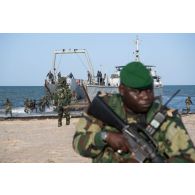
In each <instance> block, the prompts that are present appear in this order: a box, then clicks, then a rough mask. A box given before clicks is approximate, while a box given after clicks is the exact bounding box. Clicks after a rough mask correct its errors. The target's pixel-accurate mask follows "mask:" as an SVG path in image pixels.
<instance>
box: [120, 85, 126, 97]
mask: <svg viewBox="0 0 195 195" xmlns="http://www.w3.org/2000/svg"><path fill="white" fill-rule="evenodd" d="M119 92H120V94H121V96H123V95H124V94H125V86H124V85H123V84H120V85H119Z"/></svg>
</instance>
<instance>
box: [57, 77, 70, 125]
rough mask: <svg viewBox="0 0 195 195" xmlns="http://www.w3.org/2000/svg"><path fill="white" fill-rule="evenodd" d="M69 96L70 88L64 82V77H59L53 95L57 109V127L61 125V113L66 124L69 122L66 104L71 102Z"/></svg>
mask: <svg viewBox="0 0 195 195" xmlns="http://www.w3.org/2000/svg"><path fill="white" fill-rule="evenodd" d="M71 96H72V94H71V90H70V89H69V86H68V85H67V83H66V78H65V77H61V79H60V81H59V82H58V86H57V90H56V93H55V95H54V98H55V102H56V104H57V111H58V127H61V126H62V118H63V115H64V117H65V118H66V125H69V124H70V113H69V111H68V105H69V104H70V102H71Z"/></svg>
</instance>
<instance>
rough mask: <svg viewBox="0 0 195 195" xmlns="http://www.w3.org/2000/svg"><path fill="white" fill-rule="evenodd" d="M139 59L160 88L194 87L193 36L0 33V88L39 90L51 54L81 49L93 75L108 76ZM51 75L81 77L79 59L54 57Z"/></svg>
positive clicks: (81, 57) (83, 75) (82, 70)
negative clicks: (137, 43) (151, 69)
mask: <svg viewBox="0 0 195 195" xmlns="http://www.w3.org/2000/svg"><path fill="white" fill-rule="evenodd" d="M137 36H138V37H139V40H140V60H141V62H142V63H144V64H145V65H155V66H156V71H157V73H158V75H160V76H161V78H162V82H163V84H164V85H195V79H194V66H195V55H194V51H195V33H57V34H56V33H50V34H49V33H1V34H0V70H1V71H0V86H42V85H43V84H44V80H45V78H46V75H47V73H48V72H49V70H51V69H52V65H53V51H54V50H61V49H86V50H87V51H88V53H89V56H90V59H91V61H92V65H93V68H94V73H95V74H96V73H97V71H98V70H100V71H102V72H103V73H107V75H110V74H111V73H114V72H115V66H118V65H125V64H127V63H128V62H131V61H134V60H135V56H134V54H133V52H134V50H135V40H136V37H137ZM56 65H57V71H61V74H62V75H67V74H69V73H70V72H72V73H73V75H74V76H75V78H83V79H86V77H87V73H86V72H87V67H86V66H87V65H86V59H85V58H84V55H63V56H60V55H59V56H58V57H57V61H56Z"/></svg>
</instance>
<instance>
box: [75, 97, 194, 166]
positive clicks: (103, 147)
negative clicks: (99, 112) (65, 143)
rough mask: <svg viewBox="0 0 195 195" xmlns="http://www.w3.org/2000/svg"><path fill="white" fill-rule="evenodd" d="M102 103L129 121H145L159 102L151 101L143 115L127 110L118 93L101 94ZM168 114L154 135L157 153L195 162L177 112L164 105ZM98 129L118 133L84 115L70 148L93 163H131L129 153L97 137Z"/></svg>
mask: <svg viewBox="0 0 195 195" xmlns="http://www.w3.org/2000/svg"><path fill="white" fill-rule="evenodd" d="M104 100H105V102H107V104H108V105H109V106H110V107H111V108H112V109H113V110H114V112H116V113H117V114H118V115H119V116H120V117H121V118H122V119H123V120H125V121H126V122H128V123H129V124H131V123H143V119H144V121H145V122H146V123H148V122H149V121H150V120H151V119H152V118H153V116H154V114H155V113H156V112H157V111H159V109H160V108H161V106H162V105H161V104H160V103H159V101H158V102H157V101H154V102H153V104H152V106H151V108H150V109H149V111H148V112H147V113H146V114H135V113H133V112H132V113H127V112H126V111H125V109H124V104H123V101H122V99H121V96H120V95H119V94H114V95H106V96H104ZM167 112H168V113H169V114H168V117H167V118H166V120H165V121H164V122H163V124H162V125H161V126H160V128H159V129H158V130H157V131H156V133H155V134H154V135H153V138H154V140H155V141H156V143H157V147H158V151H159V153H160V154H161V155H162V156H163V157H164V158H165V159H167V160H168V162H195V148H194V146H193V143H192V141H191V139H190V137H189V135H188V133H187V131H186V129H185V127H184V124H183V123H182V120H181V117H180V115H179V114H178V113H177V112H176V111H173V110H170V109H168V108H167ZM101 131H107V132H109V131H111V132H118V130H117V129H115V128H113V127H111V126H106V125H104V124H103V123H102V122H101V121H99V120H97V119H96V118H94V117H92V116H89V115H87V114H84V117H83V118H81V119H80V121H79V123H78V124H77V126H76V133H75V135H74V138H73V148H74V149H75V151H76V152H77V153H79V154H80V155H82V156H84V157H89V158H92V161H93V162H104V163H105V162H132V161H133V158H132V156H131V153H130V152H129V153H122V154H119V153H118V152H116V151H114V150H113V149H112V148H111V147H110V146H108V145H107V144H106V143H105V142H104V141H103V140H102V139H101V136H100V133H101Z"/></svg>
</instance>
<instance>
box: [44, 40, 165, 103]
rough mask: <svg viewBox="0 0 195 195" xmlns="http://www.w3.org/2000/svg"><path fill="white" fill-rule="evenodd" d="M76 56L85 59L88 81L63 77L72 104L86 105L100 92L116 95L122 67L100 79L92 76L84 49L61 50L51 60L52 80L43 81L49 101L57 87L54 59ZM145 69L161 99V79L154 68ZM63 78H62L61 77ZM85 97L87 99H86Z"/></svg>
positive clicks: (88, 58)
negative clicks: (71, 98)
mask: <svg viewBox="0 0 195 195" xmlns="http://www.w3.org/2000/svg"><path fill="white" fill-rule="evenodd" d="M67 54H71V55H73V54H74V55H75V54H76V55H78V54H81V55H83V56H84V57H85V59H86V65H85V67H86V68H87V72H88V80H84V79H82V78H74V73H73V74H72V73H71V74H72V75H65V77H66V78H67V83H68V85H69V87H70V89H71V91H72V93H73V97H74V100H73V103H74V102H76V103H77V104H86V102H87V97H88V99H90V101H92V100H93V98H94V97H95V96H96V94H97V92H99V91H101V92H103V93H118V86H119V85H120V78H119V75H120V71H121V69H122V68H123V66H116V67H115V68H116V71H115V72H114V73H113V74H111V75H110V76H108V75H106V74H105V75H106V76H105V75H104V77H103V76H101V78H98V77H97V76H95V75H94V68H93V65H92V62H91V59H90V57H89V53H88V51H87V50H86V49H68V50H66V49H63V50H56V51H54V58H53V68H52V75H53V80H51V79H50V80H45V90H46V94H47V96H49V97H50V99H51V101H52V100H53V94H54V93H55V90H56V87H57V85H58V76H57V69H56V59H57V57H58V56H59V55H60V56H61V55H67ZM134 54H135V60H134V61H140V55H139V39H138V38H137V39H136V50H135V52H134ZM146 68H147V69H148V70H149V71H150V73H151V75H152V77H153V80H154V94H155V97H160V98H161V97H162V82H161V77H160V76H158V75H157V73H156V70H155V66H151V65H146ZM62 77H63V76H62ZM86 96H87V97H86Z"/></svg>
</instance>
